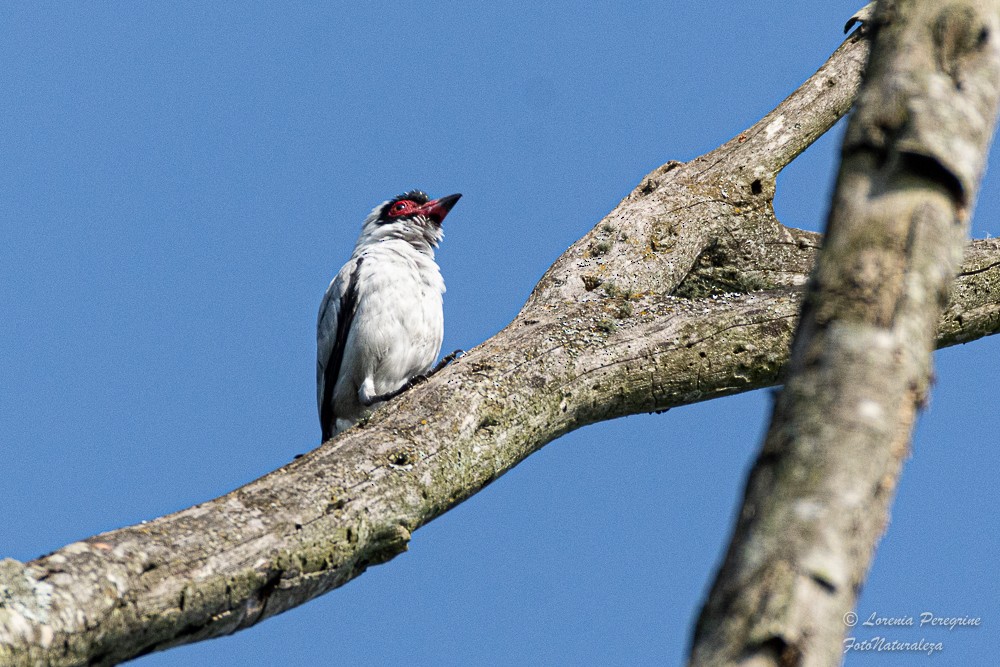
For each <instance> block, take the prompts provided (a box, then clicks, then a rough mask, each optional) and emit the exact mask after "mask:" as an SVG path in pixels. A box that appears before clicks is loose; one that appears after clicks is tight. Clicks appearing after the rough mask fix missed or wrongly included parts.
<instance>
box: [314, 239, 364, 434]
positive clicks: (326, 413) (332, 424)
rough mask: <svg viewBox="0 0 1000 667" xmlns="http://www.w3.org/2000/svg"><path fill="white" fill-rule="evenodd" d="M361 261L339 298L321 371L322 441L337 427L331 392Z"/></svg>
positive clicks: (351, 314)
mask: <svg viewBox="0 0 1000 667" xmlns="http://www.w3.org/2000/svg"><path fill="white" fill-rule="evenodd" d="M363 261H364V258H363V257H360V258H358V263H357V264H355V265H354V270H353V271H351V279H350V281H349V282H348V284H347V289H346V290H345V291H344V296H343V297H341V299H340V308H339V309H338V312H337V337H336V338H335V339H334V342H333V350H332V351H331V352H330V358H329V359H328V360H327V362H326V369H325V371H324V373H323V406H322V408H320V413H319V421H320V424H321V425H322V427H323V442H326V441H327V440H329V439H330V438H332V437H333V433H334V431H335V430H336V428H337V415H336V414H334V412H333V393H334V390H335V389H336V387H337V377H338V376H339V375H340V367H341V366H342V365H343V363H344V348H345V347H346V346H347V334H348V333H349V332H350V330H351V324H352V323H353V322H354V310H355V308H357V305H358V272H359V271H361V262H363Z"/></svg>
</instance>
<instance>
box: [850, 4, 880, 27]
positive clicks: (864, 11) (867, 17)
mask: <svg viewBox="0 0 1000 667" xmlns="http://www.w3.org/2000/svg"><path fill="white" fill-rule="evenodd" d="M874 12H875V3H874V2H869V3H868V4H867V5H865V6H864V7H862V8H861V9H859V10H858V11H857V12H856V13H855V14H854V16H852V17H851V18H849V19H848V20H847V24H846V25H845V26H844V32H845V33H847V32H849V31H850V29H851V28H853V27H854V25H855V24H857V25H859V26H860V28H858V30H859V31H860V33H861V34H863V33H865V32H866V31H867V30H868V24H869V23H871V20H872V14H873V13H874Z"/></svg>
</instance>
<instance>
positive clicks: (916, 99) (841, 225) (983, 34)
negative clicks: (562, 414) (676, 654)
mask: <svg viewBox="0 0 1000 667" xmlns="http://www.w3.org/2000/svg"><path fill="white" fill-rule="evenodd" d="M873 21H874V26H875V28H876V33H877V34H876V36H875V38H874V45H873V47H872V54H871V60H870V62H869V64H868V67H867V72H866V75H865V83H864V84H863V86H862V89H861V93H860V95H859V98H858V102H857V105H856V110H855V112H854V114H853V116H852V117H851V121H850V124H849V125H848V129H847V134H846V137H845V139H844V148H843V152H842V162H841V168H840V173H839V177H838V181H837V188H836V192H835V194H834V197H833V202H832V205H831V211H830V216H829V220H828V224H827V236H826V239H825V242H824V247H823V249H822V250H821V251H820V253H819V258H818V260H817V265H816V269H815V272H814V274H813V276H812V279H811V281H810V283H809V287H808V290H807V294H806V296H805V303H804V306H803V310H802V316H801V321H800V323H799V327H798V331H797V333H796V336H795V342H794V344H793V346H792V356H791V360H790V363H789V365H788V375H787V377H786V379H785V386H784V389H783V390H782V392H781V395H780V397H779V399H778V400H777V402H776V404H775V409H774V414H773V416H772V419H771V425H770V428H769V430H768V433H767V436H766V438H765V441H764V445H763V449H762V451H761V454H760V456H759V458H758V459H757V462H756V464H755V466H754V468H753V470H752V471H751V473H750V479H749V482H748V484H747V489H746V496H745V498H744V503H743V509H742V511H741V513H740V517H739V520H738V522H737V526H736V530H735V535H734V537H733V541H732V543H731V544H730V547H729V551H728V553H727V555H726V559H725V562H724V564H723V566H722V568H721V570H720V572H719V574H718V577H717V579H716V581H715V585H714V587H713V589H712V591H711V593H710V595H709V598H708V601H707V603H706V605H705V607H704V609H703V611H702V615H701V618H700V619H699V622H698V626H697V629H696V632H695V638H694V645H693V648H692V654H691V664H693V665H728V664H741V665H760V666H763V665H775V666H778V665H816V666H821V665H835V664H839V663H840V661H841V659H842V655H843V638H844V631H845V629H846V627H845V625H844V623H843V620H842V619H843V618H844V615H845V614H846V613H847V612H849V611H850V610H852V609H853V608H854V605H855V602H856V598H857V595H858V593H859V591H860V589H861V585H862V584H863V582H864V578H865V574H866V572H867V571H868V567H869V565H870V562H871V559H872V556H873V553H874V549H875V544H876V542H877V541H878V539H879V538H880V537H881V535H882V532H883V531H884V529H885V526H886V524H887V522H888V513H889V507H890V504H891V502H892V498H893V497H894V495H895V488H896V484H897V480H898V477H899V474H900V471H901V468H902V463H903V459H904V458H905V457H906V456H907V455H908V453H909V445H910V436H911V431H912V427H913V420H914V418H915V416H916V413H917V411H918V410H919V409H920V407H921V405H922V404H923V403H924V402H925V401H926V400H927V393H928V391H929V385H930V379H931V352H932V350H933V348H934V344H935V333H936V331H937V330H938V328H939V319H940V315H941V313H942V311H943V309H944V307H945V305H946V303H947V297H948V290H949V287H950V285H951V283H952V281H953V278H954V277H955V274H956V272H957V270H958V268H959V264H960V262H961V259H962V251H963V248H964V247H965V244H966V242H965V237H966V233H967V231H968V224H969V219H970V216H971V209H972V206H973V204H974V202H975V196H976V190H977V188H978V184H979V179H980V176H981V174H982V170H983V167H984V165H985V162H986V154H987V150H988V147H989V142H990V138H991V137H992V135H993V126H994V123H995V119H996V115H997V105H998V101H1000V1H998V0H992V1H989V2H972V1H970V0H950V1H948V2H942V3H938V2H919V1H918V0H893V1H886V0H881V1H880V2H879V3H878V5H877V8H876V13H875V16H874V19H873ZM959 293H960V292H959Z"/></svg>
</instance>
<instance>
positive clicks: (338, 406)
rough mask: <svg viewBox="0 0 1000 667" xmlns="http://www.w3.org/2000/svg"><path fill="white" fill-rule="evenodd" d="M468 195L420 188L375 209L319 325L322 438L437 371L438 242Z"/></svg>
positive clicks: (440, 332)
mask: <svg viewBox="0 0 1000 667" xmlns="http://www.w3.org/2000/svg"><path fill="white" fill-rule="evenodd" d="M461 196H462V195H459V194H455V195H449V196H447V197H442V198H441V199H435V200H433V201H431V200H430V198H429V197H428V196H427V195H426V194H424V193H423V192H421V191H419V190H412V191H410V192H407V193H406V194H402V195H399V196H398V197H396V198H395V199H390V200H389V201H386V202H382V203H381V204H379V205H378V206H376V207H375V208H374V209H372V212H371V213H369V214H368V217H367V218H365V222H364V224H363V225H362V226H361V236H359V237H358V242H357V244H356V245H355V246H354V252H353V253H352V254H351V258H350V259H349V260H347V263H346V264H344V266H343V267H342V268H341V269H340V271H339V272H338V273H337V277H335V278H334V279H333V282H331V283H330V287H328V288H327V290H326V295H325V296H324V297H323V303H322V304H321V305H320V308H319V322H318V324H317V331H316V348H317V349H316V396H317V399H318V402H319V421H320V426H321V427H322V428H323V440H324V441H326V440H328V439H329V438H330V437H332V436H333V435H334V434H336V433H339V432H340V431H343V430H344V429H346V428H348V427H349V426H351V425H353V424H354V423H356V422H357V421H358V419H360V418H361V416H362V415H363V414H364V412H365V410H366V409H368V408H370V407H372V406H373V405H375V404H376V403H378V402H380V401H382V400H386V399H387V398H391V397H392V396H393V395H394V392H398V391H399V390H400V389H401V388H403V387H405V386H406V384H407V383H408V382H409V381H410V380H411V379H412V378H414V377H415V376H418V375H422V374H424V373H426V372H427V371H428V370H430V368H431V366H432V365H433V364H434V360H435V359H437V355H438V352H440V351H441V340H442V338H443V336H444V313H443V312H442V309H441V295H442V294H444V280H443V279H442V278H441V271H440V269H438V265H437V264H436V263H435V262H434V248H436V247H437V245H438V243H440V242H441V239H442V237H443V236H444V232H442V231H441V222H442V221H443V220H444V218H445V216H446V215H448V211H450V210H451V208H452V207H453V206H454V205H455V202H457V201H458V199H459V197H461Z"/></svg>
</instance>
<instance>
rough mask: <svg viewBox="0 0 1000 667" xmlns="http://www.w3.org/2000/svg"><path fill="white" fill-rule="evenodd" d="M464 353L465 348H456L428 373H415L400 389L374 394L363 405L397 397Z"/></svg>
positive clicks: (425, 380)
mask: <svg viewBox="0 0 1000 667" xmlns="http://www.w3.org/2000/svg"><path fill="white" fill-rule="evenodd" d="M463 354H465V350H455V351H454V352H452V353H451V354H449V355H448V356H446V357H445V358H443V359H442V360H441V361H439V362H438V363H437V365H436V366H435V367H434V368H432V369H430V370H429V371H427V372H426V373H421V374H420V375H414V376H413V377H411V378H410V379H409V380H407V381H406V383H405V384H404V385H403V386H402V387H400V388H399V389H396V390H395V391H390V392H386V393H384V394H380V395H378V396H372V397H371V398H369V399H368V400H367V401H362V405H364V406H365V407H370V406H372V405H375V404H376V403H381V402H383V401H388V400H391V399H393V398H396V397H397V396H399V395H400V394H402V393H403V392H404V391H406V390H407V389H412V388H413V387H415V386H417V385H418V384H420V383H422V382H427V379H428V378H429V377H430V376H432V375H434V374H435V373H437V372H438V371H439V370H441V369H442V368H444V367H445V366H447V365H448V364H450V363H451V362H453V361H455V359H457V358H459V357H460V356H462V355H463Z"/></svg>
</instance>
